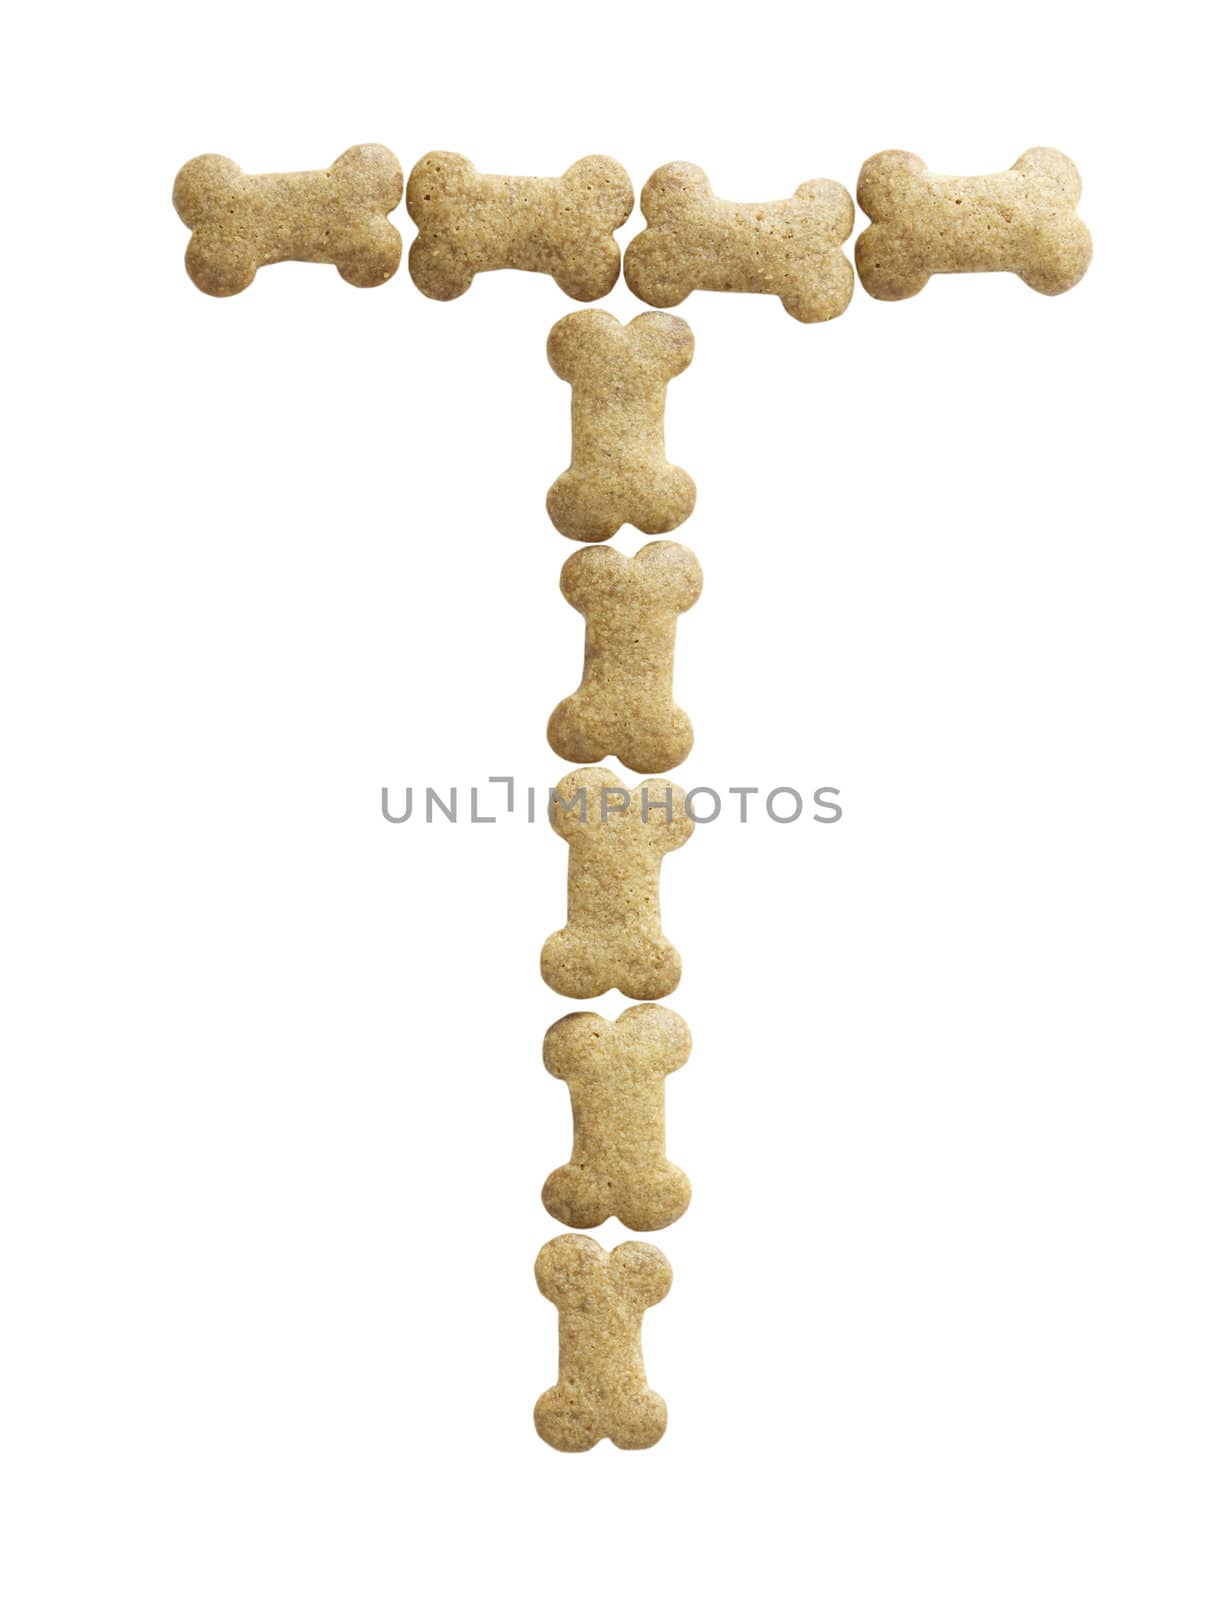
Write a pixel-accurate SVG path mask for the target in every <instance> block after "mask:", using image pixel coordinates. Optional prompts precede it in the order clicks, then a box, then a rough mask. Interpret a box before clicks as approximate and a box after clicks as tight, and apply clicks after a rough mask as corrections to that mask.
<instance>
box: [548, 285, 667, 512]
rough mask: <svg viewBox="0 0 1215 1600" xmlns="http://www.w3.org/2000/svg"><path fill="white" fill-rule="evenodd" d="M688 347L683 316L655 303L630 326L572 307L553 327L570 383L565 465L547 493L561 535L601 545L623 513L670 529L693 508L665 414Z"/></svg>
mask: <svg viewBox="0 0 1215 1600" xmlns="http://www.w3.org/2000/svg"><path fill="white" fill-rule="evenodd" d="M693 348H694V340H693V338H692V330H691V328H689V327H688V325H687V323H686V322H684V321H683V319H682V318H681V317H668V316H664V315H663V314H662V313H661V312H657V311H646V312H643V313H642V314H641V316H639V317H635V318H634V319H633V321H632V322H630V323H628V324H627V325H625V324H622V323H619V322H617V320H616V318H615V317H613V316H612V315H611V313H610V312H607V311H575V312H573V313H572V314H571V315H570V316H568V317H562V319H561V321H560V322H558V323H557V325H556V326H555V327H554V328H553V330H552V332H551V333H550V334H549V336H548V359H549V365H550V366H551V367H552V369H553V371H554V372H555V373H556V374H557V376H558V377H559V378H564V379H565V381H566V382H567V383H568V384H569V385H570V386H571V388H572V390H573V399H572V405H571V423H572V432H573V447H572V450H571V457H570V465H569V467H568V469H567V470H566V471H565V472H563V473H562V474H561V476H560V477H559V478H558V479H557V481H556V483H554V484H553V486H552V488H551V489H550V490H549V492H548V514H549V516H550V517H551V518H552V521H553V526H554V527H555V528H556V529H557V530H558V532H559V533H563V534H564V535H565V536H566V538H567V539H579V540H581V541H582V542H583V543H584V544H597V543H599V542H600V541H601V540H603V539H610V538H611V537H612V535H613V534H614V533H615V532H616V531H617V530H618V529H619V528H620V527H621V526H622V525H623V524H624V523H626V522H631V523H632V524H633V526H634V527H635V528H640V529H641V531H642V533H670V532H671V530H672V529H673V528H677V527H678V526H679V524H680V523H681V522H683V521H684V519H685V518H686V517H688V516H689V515H690V514H691V511H692V507H693V506H694V505H695V504H696V485H695V484H694V483H693V482H692V480H691V478H689V477H688V475H687V473H686V472H684V471H683V470H682V468H680V467H673V466H672V465H671V463H670V462H669V461H668V460H667V454H666V441H665V438H664V429H663V418H664V413H665V409H666V392H667V384H668V382H669V381H670V380H671V379H672V378H674V377H676V376H678V374H679V373H681V372H682V371H683V370H684V368H685V367H686V366H687V365H688V363H689V362H690V361H691V359H692V351H693Z"/></svg>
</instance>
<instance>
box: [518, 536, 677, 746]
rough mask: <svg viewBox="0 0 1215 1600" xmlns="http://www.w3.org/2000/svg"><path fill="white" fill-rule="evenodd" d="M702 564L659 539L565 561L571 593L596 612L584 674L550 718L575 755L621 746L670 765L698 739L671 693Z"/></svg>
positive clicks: (564, 579)
mask: <svg viewBox="0 0 1215 1600" xmlns="http://www.w3.org/2000/svg"><path fill="white" fill-rule="evenodd" d="M701 582H702V578H701V571H700V563H699V562H698V561H697V559H696V557H695V556H694V555H693V554H692V552H691V551H690V550H688V549H686V548H685V547H684V546H683V545H681V544H673V543H671V542H670V541H669V540H666V539H662V540H659V542H658V543H657V544H648V545H646V546H645V548H644V549H642V550H639V551H638V553H637V554H636V555H635V556H633V557H632V559H630V558H629V557H627V556H622V555H621V554H620V552H619V551H617V550H612V549H610V548H604V547H599V548H596V549H593V550H579V551H578V552H577V553H576V554H575V555H572V556H571V557H570V558H569V560H568V561H567V562H566V563H565V565H564V567H562V569H561V593H562V594H563V595H564V596H565V598H566V599H567V600H568V601H569V603H570V605H572V606H573V607H574V608H575V609H576V610H578V611H581V613H582V614H583V616H584V617H585V618H586V648H585V654H584V661H583V668H582V683H581V685H580V686H579V688H578V689H576V690H575V691H574V693H573V694H572V695H570V696H569V697H568V698H567V699H565V700H563V701H562V702H561V704H560V705H559V706H558V707H557V709H556V710H555V711H554V712H553V714H552V716H551V717H550V718H549V723H548V742H549V744H550V745H551V746H552V747H553V749H554V750H555V751H556V752H557V754H558V755H559V756H561V757H562V758H563V759H564V760H566V761H584V762H592V761H602V760H603V758H604V757H605V756H608V755H614V756H616V757H617V758H618V759H619V760H621V761H623V762H624V764H625V766H626V767H631V768H632V770H633V771H634V772H667V771H669V770H670V768H671V767H677V766H678V765H679V763H680V762H681V761H683V760H685V759H686V757H687V755H688V752H689V751H690V750H691V748H692V724H691V721H690V720H689V718H688V715H687V713H686V712H685V711H681V710H680V708H679V707H678V706H677V705H676V704H675V702H674V700H673V699H672V695H671V680H672V677H673V675H674V670H675V624H676V622H677V620H678V618H679V614H680V612H682V611H687V610H688V608H689V607H690V606H693V605H694V604H695V603H696V601H697V599H698V598H699V596H700V587H701Z"/></svg>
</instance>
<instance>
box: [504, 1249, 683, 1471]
mask: <svg viewBox="0 0 1215 1600" xmlns="http://www.w3.org/2000/svg"><path fill="white" fill-rule="evenodd" d="M536 1283H537V1284H538V1285H539V1288H540V1293H541V1294H542V1295H543V1296H544V1298H545V1299H546V1300H551V1301H552V1302H553V1304H554V1305H555V1306H556V1307H557V1313H558V1323H557V1340H558V1351H559V1355H558V1369H557V1370H558V1376H557V1382H556V1384H555V1385H554V1387H553V1388H551V1389H546V1390H545V1392H544V1393H543V1394H542V1395H541V1396H540V1398H539V1400H537V1401H536V1410H535V1418H536V1432H537V1433H538V1434H539V1435H540V1437H541V1438H542V1439H543V1440H544V1442H545V1444H551V1445H552V1447H553V1449H554V1450H590V1449H591V1448H592V1446H594V1445H597V1444H598V1443H599V1441H600V1439H610V1440H611V1441H612V1443H613V1444H614V1445H616V1446H617V1448H618V1449H621V1450H646V1449H648V1448H649V1446H650V1445H652V1444H657V1443H658V1441H659V1439H661V1438H662V1436H663V1434H664V1433H665V1431H666V1426H667V1406H666V1401H665V1400H664V1399H663V1398H662V1396H661V1395H660V1394H655V1393H654V1391H653V1389H651V1388H650V1386H649V1385H648V1384H647V1382H646V1377H645V1364H644V1362H643V1360H642V1355H641V1319H642V1316H643V1314H644V1313H645V1311H646V1310H647V1309H648V1308H649V1307H650V1306H656V1305H657V1304H658V1302H659V1301H660V1300H664V1299H665V1298H666V1295H667V1291H668V1290H669V1289H670V1287H671V1263H670V1262H669V1261H668V1260H667V1258H666V1256H664V1255H663V1253H662V1251H661V1250H658V1249H656V1248H655V1246H654V1245H652V1244H641V1243H640V1242H639V1241H637V1240H629V1241H628V1243H626V1244H618V1245H617V1246H616V1248H615V1249H614V1250H613V1251H612V1252H611V1253H610V1254H609V1252H608V1251H606V1250H604V1249H602V1248H601V1247H600V1246H599V1245H597V1244H596V1243H595V1241H594V1239H588V1238H587V1236H586V1234H584V1233H564V1234H561V1235H560V1237H558V1238H556V1239H550V1240H549V1242H548V1243H547V1244H546V1245H545V1246H544V1248H543V1249H542V1250H541V1251H540V1254H539V1255H538V1256H537V1257H536Z"/></svg>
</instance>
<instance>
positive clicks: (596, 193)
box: [405, 150, 633, 300]
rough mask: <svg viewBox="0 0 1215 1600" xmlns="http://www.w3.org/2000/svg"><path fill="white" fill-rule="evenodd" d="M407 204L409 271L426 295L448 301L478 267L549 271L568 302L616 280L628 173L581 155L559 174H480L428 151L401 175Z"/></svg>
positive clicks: (628, 205) (629, 199)
mask: <svg viewBox="0 0 1215 1600" xmlns="http://www.w3.org/2000/svg"><path fill="white" fill-rule="evenodd" d="M405 205H406V207H407V209H408V211H409V215H410V216H411V217H412V218H413V220H414V221H415V222H416V223H417V225H418V237H417V238H416V239H415V240H414V242H413V244H412V245H411V247H410V251H409V275H410V277H411V278H412V279H413V281H414V282H415V283H416V284H417V286H418V288H419V289H421V291H422V293H423V294H425V295H429V296H430V298H431V299H432V300H455V299H457V298H458V297H459V296H460V295H462V294H463V293H464V292H465V290H466V289H468V288H469V286H470V285H471V283H472V281H473V279H474V278H475V277H476V275H477V273H478V272H496V271H498V270H499V269H500V268H502V267H514V268H515V269H517V270H518V271H520V272H547V273H548V274H549V275H550V276H551V277H552V278H553V279H554V281H555V282H556V284H557V286H558V288H560V289H564V290H565V292H566V294H568V295H569V296H570V297H571V298H572V299H574V300H598V299H600V298H601V296H603V295H605V294H608V293H609V292H610V290H611V288H612V285H613V284H614V283H615V282H616V279H617V278H618V277H619V276H620V246H619V245H618V244H617V243H616V241H615V239H613V238H612V234H613V233H614V232H615V230H616V229H617V228H619V227H620V226H621V224H622V223H624V222H626V221H627V220H628V215H629V213H630V211H632V209H633V185H632V183H631V182H630V180H629V175H628V173H627V172H626V171H625V170H624V168H623V167H622V166H621V165H620V163H619V162H618V161H613V160H612V159H611V157H610V156H586V157H585V158H584V159H583V160H581V161H575V163H574V165H573V166H572V167H570V168H569V169H568V171H566V172H563V173H562V175H561V176H560V177H559V178H511V177H500V176H498V175H497V174H494V173H485V172H478V171H477V169H476V167H474V166H473V164H472V162H471V161H469V160H467V159H466V158H465V157H464V156H457V155H452V154H451V152H450V151H447V150H432V151H431V152H430V154H429V155H426V156H423V157H422V159H421V161H419V162H418V164H417V165H416V166H415V167H414V169H413V171H412V172H411V173H410V174H409V185H408V187H407V189H406V191H405Z"/></svg>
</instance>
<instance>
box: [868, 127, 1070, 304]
mask: <svg viewBox="0 0 1215 1600" xmlns="http://www.w3.org/2000/svg"><path fill="white" fill-rule="evenodd" d="M856 197H857V200H858V201H859V202H860V207H861V210H862V211H863V212H864V213H865V215H866V216H867V217H871V218H872V219H873V220H872V223H871V225H870V226H869V227H868V228H866V229H865V231H864V233H862V234H861V236H860V238H859V239H858V240H857V241H856V270H857V272H858V273H859V274H860V279H861V282H862V284H864V286H865V289H866V290H867V292H868V293H869V294H871V295H872V296H873V297H874V299H875V300H907V299H909V298H910V297H911V296H912V295H913V294H919V292H920V290H921V289H922V288H923V287H924V285H925V284H926V283H927V282H928V280H929V278H931V277H932V275H933V274H934V273H936V272H1015V273H1016V274H1017V276H1018V277H1019V278H1020V279H1021V281H1022V282H1023V283H1027V284H1028V285H1029V287H1030V288H1031V289H1037V290H1038V292H1039V293H1040V294H1062V293H1063V292H1064V290H1065V289H1071V288H1074V287H1075V285H1076V284H1078V283H1079V282H1080V279H1081V278H1082V277H1083V276H1084V274H1085V272H1086V271H1087V269H1088V264H1089V262H1090V260H1091V259H1092V254H1093V242H1092V239H1091V238H1090V236H1089V231H1088V229H1087V228H1086V227H1085V225H1084V223H1083V222H1081V220H1080V218H1079V217H1078V216H1077V215H1076V204H1077V202H1078V201H1079V199H1080V174H1079V173H1078V172H1077V171H1076V168H1075V165H1074V163H1073V162H1071V161H1069V160H1068V158H1067V156H1065V155H1063V154H1062V152H1061V151H1059V150H1049V149H1046V148H1039V149H1035V150H1027V151H1026V152H1025V154H1024V155H1023V156H1022V157H1021V159H1020V160H1019V161H1018V162H1016V163H1015V164H1014V165H1013V166H1012V167H1011V168H1010V169H1009V171H1007V172H995V173H992V174H990V175H989V176H987V177H981V178H948V177H944V176H942V175H941V174H940V173H937V172H929V170H928V168H927V167H926V166H925V165H924V163H923V162H922V161H921V160H920V158H919V156H913V155H912V154H910V152H909V151H907V150H885V151H883V152H882V154H881V155H877V156H870V158H869V160H868V161H866V163H865V165H864V166H863V167H862V168H861V175H860V178H859V179H858V180H857V186H856Z"/></svg>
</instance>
